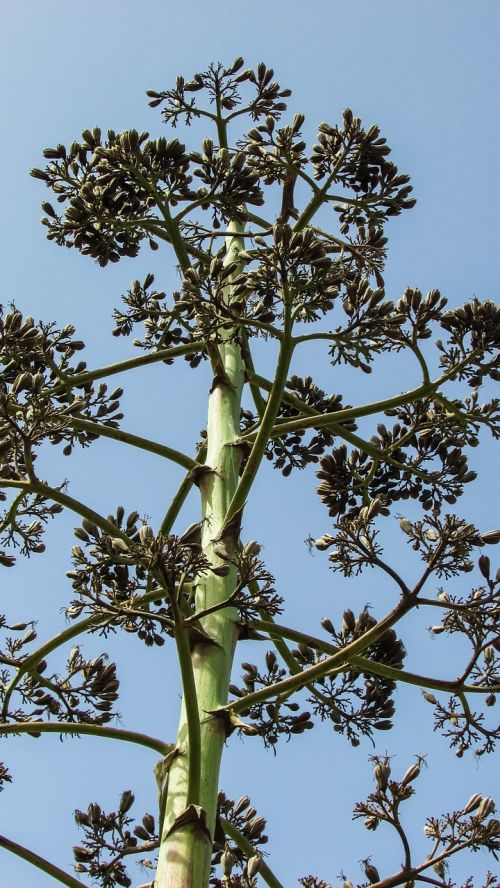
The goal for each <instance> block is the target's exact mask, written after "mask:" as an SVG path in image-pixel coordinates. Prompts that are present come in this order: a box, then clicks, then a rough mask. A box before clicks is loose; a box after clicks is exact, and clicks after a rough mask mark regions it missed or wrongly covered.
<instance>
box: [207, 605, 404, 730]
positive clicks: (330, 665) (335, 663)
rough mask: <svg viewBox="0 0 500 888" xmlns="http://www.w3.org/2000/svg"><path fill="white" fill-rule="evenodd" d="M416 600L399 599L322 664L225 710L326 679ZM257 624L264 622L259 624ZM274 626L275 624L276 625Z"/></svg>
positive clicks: (247, 706) (237, 709)
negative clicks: (385, 614) (370, 626)
mask: <svg viewBox="0 0 500 888" xmlns="http://www.w3.org/2000/svg"><path fill="white" fill-rule="evenodd" d="M414 604H415V602H414V600H413V599H410V598H403V599H401V600H400V601H399V603H398V604H397V605H396V607H395V608H393V610H392V611H390V613H389V614H387V616H386V617H384V619H383V620H380V622H379V623H377V624H376V625H375V626H373V627H372V628H371V629H369V630H368V631H367V632H364V633H363V635H361V636H360V637H359V638H357V639H356V640H355V641H352V642H351V643H350V644H348V645H346V646H345V648H340V649H337V650H336V651H335V653H334V654H332V655H331V656H329V657H326V658H325V659H324V660H321V661H320V662H319V663H316V664H315V665H314V666H310V667H309V668H308V669H304V670H303V671H302V672H301V673H300V675H291V676H290V677H289V678H284V679H283V680H282V681H277V682H276V683H275V684H273V685H269V686H268V687H263V688H260V689H259V690H258V691H254V692H253V693H251V694H247V695H246V696H245V697H241V698H239V699H238V700H233V701H232V702H231V703H228V704H227V706H225V707H223V708H224V709H226V710H228V711H230V712H234V713H238V712H244V711H245V710H246V709H250V707H251V706H253V705H254V704H255V703H262V702H264V701H265V700H268V699H270V698H271V697H281V696H283V695H285V694H286V695H287V696H289V695H290V694H291V693H293V692H294V691H298V690H300V689H301V688H303V687H304V686H305V685H307V684H308V683H309V682H311V681H316V680H317V679H319V678H323V676H324V675H328V673H329V672H331V671H332V670H333V669H335V668H336V667H339V666H340V667H341V666H342V665H343V664H344V663H345V661H346V659H348V658H350V657H351V656H352V655H353V654H359V653H361V652H362V651H363V650H365V648H367V647H369V646H370V645H371V644H373V643H374V642H375V641H377V640H378V639H379V638H380V636H381V635H383V634H384V632H386V631H387V629H390V628H391V627H392V626H393V625H394V624H395V623H397V622H398V621H399V620H400V619H401V618H402V617H403V616H404V615H405V614H406V613H408V611H409V610H411V609H412V607H414ZM257 625H260V623H258V624H257ZM272 625H274V624H272Z"/></svg>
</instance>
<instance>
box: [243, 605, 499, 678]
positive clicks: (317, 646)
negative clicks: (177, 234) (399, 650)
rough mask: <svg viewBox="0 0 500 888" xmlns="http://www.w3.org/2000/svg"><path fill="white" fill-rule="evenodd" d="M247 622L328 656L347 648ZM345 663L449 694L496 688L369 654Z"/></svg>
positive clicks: (268, 624)
mask: <svg viewBox="0 0 500 888" xmlns="http://www.w3.org/2000/svg"><path fill="white" fill-rule="evenodd" d="M248 625H249V626H250V628H251V629H255V630H256V631H258V632H267V633H268V635H269V636H270V637H271V638H272V637H273V636H274V635H276V636H277V637H278V638H288V639H289V640H290V641H295V642H296V643H297V644H306V645H307V646H308V647H310V648H313V650H316V651H320V652H321V653H324V654H327V655H329V656H331V655H333V654H336V653H338V652H342V651H344V650H346V649H345V648H340V647H337V645H334V644H330V643H329V642H327V641H323V639H321V638H316V637H315V636H314V635H309V634H307V633H306V632H299V631H298V630H297V629H290V628H288V626H281V625H280V624H279V623H274V622H272V623H271V622H268V621H266V620H251V621H250V622H249V623H248ZM344 664H345V668H346V669H348V668H349V667H354V668H355V669H357V670H359V672H370V673H372V674H373V675H381V676H383V677H384V678H388V679H390V680H391V681H394V682H398V681H401V682H403V683H405V684H412V685H415V686H416V687H425V688H432V689H433V690H435V691H445V692H448V693H451V694H458V693H460V692H462V693H467V694H469V693H470V694H490V693H491V692H492V690H495V688H491V687H487V686H486V685H485V686H476V685H464V684H461V683H460V682H458V681H457V680H449V679H444V678H443V679H440V678H432V676H428V675H419V674H418V673H416V672H407V671H406V670H403V669H396V668H395V667H394V666H386V665H385V664H384V663H377V662H376V660H371V659H370V658H369V657H362V656H360V655H359V654H354V655H352V654H351V655H350V656H348V657H346V658H345V661H344ZM335 669H338V666H336V667H335ZM297 674H298V673H297Z"/></svg>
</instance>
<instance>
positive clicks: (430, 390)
mask: <svg viewBox="0 0 500 888" xmlns="http://www.w3.org/2000/svg"><path fill="white" fill-rule="evenodd" d="M248 377H249V380H250V379H251V380H252V382H255V383H256V384H257V385H258V386H260V388H263V389H264V390H265V391H270V390H271V388H272V382H270V380H269V379H266V378H265V377H264V376H260V375H259V374H257V373H251V372H249V373H248ZM438 384H439V383H432V384H431V385H428V386H427V385H419V386H418V387H417V388H415V389H411V390H410V391H407V392H402V393H401V394H400V395H393V396H392V397H390V398H384V399H383V400H381V401H373V402H372V403H371V404H361V405H360V406H359V407H346V408H344V409H343V410H335V411H333V412H332V413H318V412H317V411H314V413H313V412H312V411H313V410H314V408H313V407H310V406H309V404H306V403H305V401H302V400H301V399H300V398H298V397H297V396H296V395H292V394H291V393H289V392H286V393H285V394H284V396H283V400H284V401H285V402H286V403H287V404H290V406H291V407H295V409H296V410H298V411H299V412H300V413H303V414H306V416H305V417H302V418H301V417H298V418H297V419H291V420H289V421H288V422H283V423H281V422H280V423H279V425H278V426H276V428H275V430H273V432H272V433H271V437H272V438H277V437H279V436H280V435H282V434H283V433H288V432H295V431H298V430H300V429H310V428H319V427H320V426H328V425H330V424H332V423H333V424H340V423H343V422H347V421H350V420H352V419H359V418H360V417H362V416H371V415H372V414H374V413H380V412H383V411H385V410H390V409H392V408H393V407H401V406H402V405H403V404H411V403H413V402H414V401H418V400H420V398H424V397H426V396H428V395H433V394H434V391H435V388H436V386H437V385H438ZM254 438H255V432H254V433H252V434H250V435H242V437H241V438H240V440H241V441H248V442H251V441H252V440H253V439H254Z"/></svg>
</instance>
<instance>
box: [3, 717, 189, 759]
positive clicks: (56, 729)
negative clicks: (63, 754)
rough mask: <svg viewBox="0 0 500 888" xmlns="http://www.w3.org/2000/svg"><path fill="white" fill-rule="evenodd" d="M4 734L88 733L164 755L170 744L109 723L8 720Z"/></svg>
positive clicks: (4, 727) (4, 726) (169, 748)
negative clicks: (133, 744)
mask: <svg viewBox="0 0 500 888" xmlns="http://www.w3.org/2000/svg"><path fill="white" fill-rule="evenodd" d="M4 734H73V735H75V736H76V735H79V734H88V735H89V736H91V737H108V738H109V739H110V740H123V741H124V742H126V743H136V744H137V745H138V746H145V747H147V748H148V749H153V750H154V751H155V752H159V753H160V755H166V754H167V753H168V752H170V751H171V748H172V744H171V743H164V742H163V740H159V739H158V738H157V737H150V736H149V734H142V733H140V732H139V731H129V730H127V729H126V728H113V727H111V726H109V725H96V724H88V723H86V722H42V721H28V722H14V723H12V722H9V724H5V725H4V724H0V736H3V735H4Z"/></svg>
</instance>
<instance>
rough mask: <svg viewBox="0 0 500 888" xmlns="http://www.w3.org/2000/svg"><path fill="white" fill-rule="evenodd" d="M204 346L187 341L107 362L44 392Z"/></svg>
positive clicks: (54, 391) (198, 349) (76, 374)
mask: <svg viewBox="0 0 500 888" xmlns="http://www.w3.org/2000/svg"><path fill="white" fill-rule="evenodd" d="M204 347H205V345H204V343H203V342H188V343H186V344H185V345H176V346H175V347H174V348H163V349H160V350H159V351H152V352H148V354H146V355H139V357H137V358H127V359H126V360H125V361H118V362H117V363H116V364H108V366H107V367H99V368H98V369H97V370H86V371H84V372H83V373H75V374H74V375H73V376H68V377H67V378H66V380H65V381H64V382H58V383H57V385H54V386H53V387H52V388H50V389H47V390H46V394H48V395H57V394H58V393H59V392H64V391H66V389H67V388H68V387H71V388H80V387H81V386H83V385H86V383H87V382H94V380H96V379H104V378H107V377H108V376H116V374H117V373H124V372H125V370H134V369H135V368H136V367H145V366H146V365H147V364H157V363H159V362H160V361H169V360H170V359H172V358H178V357H180V356H181V355H193V354H196V352H200V351H203V349H204Z"/></svg>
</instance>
